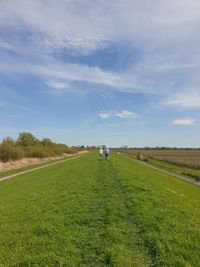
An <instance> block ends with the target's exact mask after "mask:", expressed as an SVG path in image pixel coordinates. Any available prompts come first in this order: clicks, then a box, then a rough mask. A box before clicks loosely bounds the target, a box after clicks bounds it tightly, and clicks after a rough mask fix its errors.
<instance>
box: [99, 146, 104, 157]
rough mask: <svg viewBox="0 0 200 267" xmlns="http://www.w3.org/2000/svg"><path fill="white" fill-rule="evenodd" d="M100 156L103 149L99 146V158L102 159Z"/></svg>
mask: <svg viewBox="0 0 200 267" xmlns="http://www.w3.org/2000/svg"><path fill="white" fill-rule="evenodd" d="M102 156H103V149H102V148H101V147H100V149H99V159H100V160H102Z"/></svg>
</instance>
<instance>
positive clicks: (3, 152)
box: [0, 138, 24, 162]
mask: <svg viewBox="0 0 200 267" xmlns="http://www.w3.org/2000/svg"><path fill="white" fill-rule="evenodd" d="M23 156H24V153H23V150H22V149H21V148H20V147H19V146H17V145H16V144H15V142H14V141H13V140H12V139H11V138H6V139H4V140H3V142H2V144H1V145H0V160H1V161H3V162H6V161H9V160H16V159H19V158H22V157H23Z"/></svg>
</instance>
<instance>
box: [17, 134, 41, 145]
mask: <svg viewBox="0 0 200 267" xmlns="http://www.w3.org/2000/svg"><path fill="white" fill-rule="evenodd" d="M37 142H38V140H37V138H36V137H35V136H34V135H32V134H31V133H29V132H23V133H20V134H19V137H18V139H17V144H19V145H20V146H24V147H27V146H32V145H35V144H36V143H37Z"/></svg>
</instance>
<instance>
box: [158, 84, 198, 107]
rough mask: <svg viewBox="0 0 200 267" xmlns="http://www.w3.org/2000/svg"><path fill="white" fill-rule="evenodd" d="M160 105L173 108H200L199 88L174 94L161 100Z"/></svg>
mask: <svg viewBox="0 0 200 267" xmlns="http://www.w3.org/2000/svg"><path fill="white" fill-rule="evenodd" d="M161 105H163V106H169V107H175V108H200V89H199V90H187V91H185V92H182V93H179V94H175V95H173V97H171V98H169V99H166V100H164V101H162V102H161Z"/></svg>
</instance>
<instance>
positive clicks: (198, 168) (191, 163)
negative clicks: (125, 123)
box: [121, 149, 200, 181]
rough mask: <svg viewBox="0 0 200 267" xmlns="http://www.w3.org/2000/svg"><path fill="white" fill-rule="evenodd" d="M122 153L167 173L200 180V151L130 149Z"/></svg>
mask: <svg viewBox="0 0 200 267" xmlns="http://www.w3.org/2000/svg"><path fill="white" fill-rule="evenodd" d="M121 152H123V153H125V154H126V155H128V156H131V157H134V158H138V159H141V160H144V161H148V162H149V163H150V164H152V165H155V166H157V167H161V168H163V169H165V170H167V171H172V172H174V173H176V174H182V175H185V176H187V177H189V178H192V179H196V180H198V181H199V180H200V150H197V149H195V150H184V149H180V150H168V149H167V150H162V149H128V150H122V151H121Z"/></svg>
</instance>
